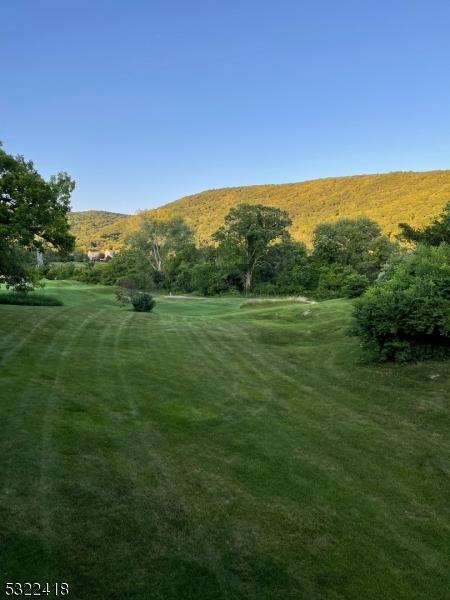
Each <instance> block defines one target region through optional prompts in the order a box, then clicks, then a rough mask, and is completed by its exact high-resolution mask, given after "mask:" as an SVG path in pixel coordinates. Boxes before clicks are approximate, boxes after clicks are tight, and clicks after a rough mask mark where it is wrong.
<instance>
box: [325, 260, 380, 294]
mask: <svg viewBox="0 0 450 600" xmlns="http://www.w3.org/2000/svg"><path fill="white" fill-rule="evenodd" d="M318 275H319V276H318V282H317V288H316V289H315V290H314V291H313V293H314V296H315V297H316V298H318V299H320V300H326V299H329V298H354V297H356V296H359V295H360V294H362V293H363V292H364V290H365V289H366V288H367V287H368V285H369V280H368V279H367V277H366V276H365V275H361V274H360V273H357V272H356V271H355V270H354V269H353V268H352V267H349V266H344V265H341V264H339V263H331V264H329V265H323V266H320V267H319V271H318Z"/></svg>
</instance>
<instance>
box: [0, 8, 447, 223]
mask: <svg viewBox="0 0 450 600" xmlns="http://www.w3.org/2000/svg"><path fill="white" fill-rule="evenodd" d="M0 31H1V35H0V45H1V57H2V60H1V62H2V66H1V79H0V81H1V93H0V139H1V140H2V141H3V143H4V145H5V148H6V150H8V151H10V152H13V153H16V152H20V153H22V154H25V155H26V156H27V157H29V158H32V159H33V160H34V161H35V163H36V166H37V167H38V169H39V170H40V171H41V172H42V173H43V174H44V175H49V174H51V173H53V172H57V171H58V170H67V171H68V172H69V173H70V174H71V175H72V176H73V177H74V178H75V179H76V181H77V190H76V192H75V193H74V196H73V207H74V209H76V210H85V209H89V208H97V209H105V210H115V211H123V212H134V211H135V210H136V209H139V208H146V207H150V206H158V205H160V204H163V203H165V202H167V201H169V200H173V199H176V198H178V197H180V196H183V195H186V194H189V193H194V192H196V191H201V190H204V189H207V188H212V187H221V186H228V185H244V184H252V183H276V182H286V181H300V180H303V179H311V178H316V177H324V176H329V175H346V174H355V173H370V172H382V171H393V170H428V169H439V168H440V169H444V168H450V67H449V65H450V2H448V0H441V1H434V0H427V1H425V0H421V1H415V0H377V1H375V0H373V1H370V0H339V1H338V0H308V1H303V0H278V1H275V0H274V1H270V2H269V1H267V0H227V1H219V0H217V1H213V0H202V1H200V0H189V1H187V0H183V1H181V0H178V1H171V0H154V1H151V0H145V1H144V0H89V1H86V0H14V1H11V2H4V3H2V7H1V13H0Z"/></svg>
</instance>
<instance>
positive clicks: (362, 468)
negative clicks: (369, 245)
mask: <svg viewBox="0 0 450 600" xmlns="http://www.w3.org/2000/svg"><path fill="white" fill-rule="evenodd" d="M52 286H54V290H55V291H56V292H57V293H58V294H60V295H61V296H64V301H65V302H66V304H67V307H69V304H70V308H71V310H72V309H73V311H72V312H70V319H68V320H67V322H66V323H63V321H62V320H59V319H56V320H55V322H54V323H53V324H52V326H51V327H52V328H53V332H51V331H50V330H48V328H47V327H44V328H42V330H41V332H42V335H41V336H36V337H34V338H33V344H34V345H35V348H34V349H33V352H31V351H30V349H28V348H25V347H24V348H22V350H21V351H20V352H19V353H18V356H19V357H20V358H21V361H22V359H23V361H25V362H17V363H16V361H15V360H14V361H11V362H10V363H9V366H8V369H11V371H10V372H9V376H8V378H5V383H6V387H5V388H4V389H7V390H8V392H9V394H10V396H11V398H12V399H15V398H16V397H17V398H20V396H21V394H22V393H23V386H24V381H26V384H25V385H26V386H28V385H29V390H28V391H27V393H26V395H25V396H26V398H25V399H26V403H25V402H23V399H22V402H23V405H22V407H21V406H20V403H19V404H17V405H15V403H14V402H13V401H10V402H2V403H0V417H2V416H3V415H5V414H7V413H8V412H10V413H11V417H12V418H10V420H9V427H8V428H4V429H3V436H2V439H1V441H0V443H1V445H2V451H3V454H2V456H3V457H4V460H3V463H2V465H1V474H2V483H3V484H5V485H4V486H3V488H2V490H3V495H2V496H1V501H0V511H2V512H3V514H6V515H7V523H8V527H7V528H4V529H3V530H2V531H0V537H1V538H2V540H1V541H2V542H5V543H2V544H0V554H1V557H0V559H1V564H2V566H3V568H4V569H5V571H7V572H8V576H11V577H13V579H17V578H18V577H20V575H21V569H22V567H23V565H26V567H27V573H31V574H32V575H33V576H36V577H37V578H38V579H43V580H44V578H45V577H47V576H49V573H50V571H51V574H52V575H53V576H54V577H55V578H56V579H65V578H67V579H69V580H70V581H72V582H73V588H72V589H73V594H74V597H77V598H78V597H79V598H81V599H82V600H83V599H84V598H86V599H87V598H89V599H91V598H96V599H97V598H99V599H102V598H108V599H110V598H136V599H137V598H156V599H159V598H161V599H163V600H166V599H167V598H169V599H172V598H173V599H175V598H177V600H178V599H179V598H188V599H190V598H192V599H194V598H195V599H197V598H202V599H206V600H209V599H211V600H212V599H217V598H233V599H235V598H236V599H238V598H239V599H240V598H242V599H244V598H245V599H247V598H249V599H255V600H256V598H258V600H259V599H260V598H263V599H272V598H273V599H275V598H276V599H278V598H295V599H297V598H308V599H309V598H311V599H312V600H321V599H322V598H330V599H331V598H333V599H336V598H345V599H346V600H347V599H350V600H352V599H355V600H356V599H358V600H359V599H360V598H362V597H364V598H369V599H371V598H373V599H374V600H378V599H379V598H380V597H386V598H390V597H392V598H396V599H397V598H400V599H403V598H404V599H405V600H406V599H408V600H410V599H412V600H419V599H421V598H423V597H433V599H434V598H437V599H440V598H442V599H444V598H446V595H447V590H448V587H449V583H450V581H449V573H448V569H447V566H448V565H447V555H448V538H449V536H450V530H449V526H450V525H449V524H450V514H449V502H448V499H449V498H450V489H449V484H448V464H449V459H450V448H449V444H448V437H445V434H446V433H448V425H449V407H448V404H446V403H445V402H444V401H443V396H442V395H443V394H444V395H445V393H447V392H448V391H449V390H450V378H449V377H448V375H446V374H445V368H444V367H443V366H442V365H443V363H442V364H440V363H433V364H426V365H416V366H414V367H411V368H410V367H407V368H405V369H397V368H393V367H391V366H389V365H388V366H385V367H381V368H380V367H378V366H363V365H359V364H358V362H357V341H356V340H354V339H352V338H349V337H347V335H346V331H347V329H348V324H349V318H348V317H349V313H350V311H351V306H350V304H349V303H348V302H344V301H334V302H330V303H321V304H319V305H314V306H313V307H312V308H311V311H312V314H311V315H309V316H308V315H307V316H305V315H303V312H302V311H303V310H304V308H303V307H295V306H294V307H290V306H285V307H283V308H281V307H276V309H273V308H272V307H269V308H268V310H260V309H258V311H257V314H256V313H255V311H252V310H244V309H242V310H240V311H238V310H237V306H238V303H239V299H234V298H233V299H221V298H218V299H212V300H208V301H204V302H203V304H202V302H200V301H195V300H194V301H190V300H189V301H186V302H183V301H182V300H180V299H177V300H176V301H172V300H167V299H164V298H162V299H158V300H157V306H156V309H155V312H154V313H152V314H148V315H138V314H134V313H132V312H130V311H128V310H124V309H121V308H119V307H117V306H114V302H113V298H112V294H111V293H108V291H107V290H106V289H104V288H98V289H96V288H93V287H92V286H89V287H88V288H87V291H88V296H87V297H86V299H85V297H84V295H83V294H84V289H85V288H84V287H83V286H82V285H81V284H75V285H73V286H72V284H67V283H64V284H63V285H61V286H60V284H59V283H58V282H56V283H54V284H53V283H52ZM65 294H67V298H66V296H65ZM20 309H21V307H16V308H14V309H13V310H12V313H13V314H17V315H20ZM105 309H106V310H105ZM33 310H35V311H36V314H43V313H39V310H41V309H40V308H36V309H33ZM88 314H91V315H94V317H93V318H92V319H91V320H90V321H89V322H88V324H87V326H83V325H82V322H83V320H84V319H85V318H86V316H87V315H88ZM18 320H20V317H18ZM80 327H81V329H79V331H78V333H76V331H77V329H78V328H80ZM57 329H61V330H65V332H66V333H65V334H64V335H63V334H61V335H57V336H56V338H55V335H56V334H55V331H56V330H57ZM8 331H9V330H8ZM72 336H73V337H72ZM52 344H53V346H52V349H51V356H50V354H49V355H48V356H47V358H46V359H45V358H44V354H45V352H46V349H47V347H48V346H49V345H52ZM65 344H68V345H67V346H66V348H65V350H64V345H65ZM51 357H53V358H51ZM49 359H50V360H49ZM25 363H26V364H27V366H30V367H31V368H30V372H32V373H33V374H32V375H30V374H29V373H28V372H27V374H26V375H25V376H24V366H25ZM436 372H437V373H438V374H439V377H438V378H434V379H430V375H433V374H435V373H436ZM55 382H56V383H55ZM30 392H32V393H30ZM50 392H51V393H52V398H53V400H52V402H51V403H50V404H49V406H50V412H51V415H52V416H51V420H50V421H49V422H48V424H47V426H48V427H49V430H50V438H49V442H50V443H49V448H48V452H49V453H50V454H51V455H52V456H53V458H51V459H49V460H48V462H47V464H46V471H45V477H46V478H47V479H48V480H49V481H51V485H50V487H49V490H48V495H47V496H46V498H47V500H48V502H49V503H51V506H50V510H51V512H50V513H49V523H50V524H51V529H52V532H51V535H50V540H51V543H50V547H51V552H50V558H51V560H50V561H49V560H48V559H46V557H45V553H44V554H43V553H42V552H41V550H40V549H42V547H43V540H42V537H43V535H44V534H43V530H42V526H41V522H40V518H41V514H40V512H39V511H40V509H39V506H38V505H39V499H37V500H36V498H35V497H34V496H35V494H34V491H35V488H34V487H33V485H31V487H30V489H29V493H25V494H23V493H22V491H23V489H24V486H25V488H26V486H27V485H28V484H29V482H32V477H33V475H35V474H36V473H39V461H37V464H36V457H33V456H32V452H31V450H32V448H33V447H39V442H40V439H41V438H40V436H41V435H42V429H41V425H42V416H41V417H40V418H39V415H38V413H39V411H42V408H45V406H46V403H47V396H48V394H49V393H50ZM16 409H17V410H16ZM13 444H14V445H13ZM37 458H40V457H39V453H38V456H37ZM13 467H15V469H14V468H13ZM8 485H9V490H10V491H9V492H8V491H7V490H6V493H5V489H6V488H7V487H8ZM17 499H19V500H17ZM14 501H15V503H14ZM34 513H36V516H35V517H34V518H33V515H34ZM33 548H34V549H35V550H33ZM38 579H37V580H38ZM75 594H76V596H75ZM430 594H431V596H430Z"/></svg>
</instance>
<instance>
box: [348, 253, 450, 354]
mask: <svg viewBox="0 0 450 600" xmlns="http://www.w3.org/2000/svg"><path fill="white" fill-rule="evenodd" d="M354 317H355V325H354V333H356V334H357V335H359V336H360V338H361V344H362V347H363V349H364V351H365V352H366V354H367V355H368V356H370V357H372V358H377V359H379V360H396V361H399V362H405V361H409V360H418V359H425V358H433V357H435V358H441V357H443V356H447V355H450V246H449V245H448V244H441V245H440V246H439V247H427V246H418V248H417V250H416V251H415V252H413V253H410V254H407V255H404V256H403V257H401V258H397V259H396V260H395V261H394V262H393V264H392V265H391V266H390V268H388V269H387V270H386V272H385V274H384V275H383V276H382V277H380V279H379V280H378V281H377V282H376V283H375V284H374V285H373V286H372V287H370V288H369V289H368V290H367V291H366V292H365V294H364V295H363V296H362V297H361V298H360V299H359V300H357V303H356V306H355V311H354Z"/></svg>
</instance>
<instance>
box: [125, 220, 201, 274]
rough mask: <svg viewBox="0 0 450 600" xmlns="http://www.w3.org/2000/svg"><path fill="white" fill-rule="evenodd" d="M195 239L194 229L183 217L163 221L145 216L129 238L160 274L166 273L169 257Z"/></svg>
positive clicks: (131, 243)
mask: <svg viewBox="0 0 450 600" xmlns="http://www.w3.org/2000/svg"><path fill="white" fill-rule="evenodd" d="M193 240H194V234H193V232H192V230H191V229H190V228H189V227H188V225H187V224H186V223H185V221H184V220H183V219H182V218H181V217H174V218H172V219H169V220H168V221H162V220H159V219H155V218H153V217H147V216H143V217H142V222H141V225H140V228H139V230H138V231H137V232H136V233H135V234H132V235H131V236H130V238H129V242H130V245H131V247H132V248H134V249H136V250H138V251H140V252H143V253H144V254H145V255H146V256H147V258H148V260H149V262H150V265H151V266H152V268H153V270H154V271H155V272H156V273H158V274H159V275H160V276H162V275H163V274H164V271H165V268H166V262H167V258H168V257H169V256H170V255H171V254H175V253H177V252H179V251H180V250H182V249H184V248H185V247H186V245H188V244H192V243H193Z"/></svg>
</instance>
